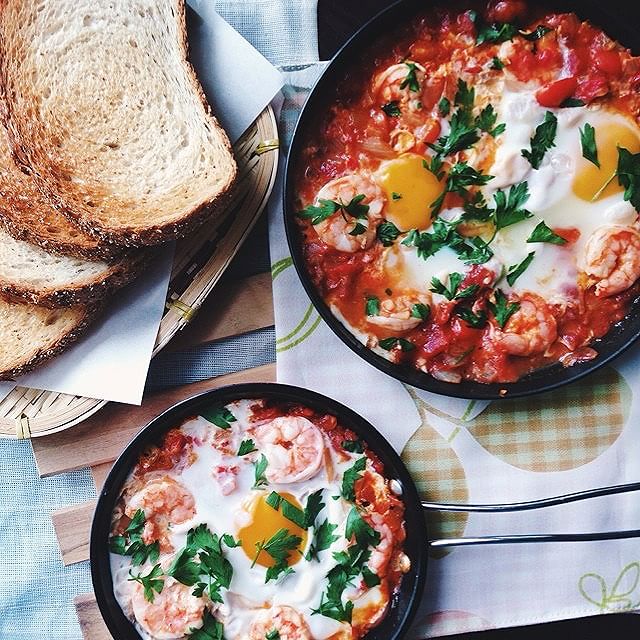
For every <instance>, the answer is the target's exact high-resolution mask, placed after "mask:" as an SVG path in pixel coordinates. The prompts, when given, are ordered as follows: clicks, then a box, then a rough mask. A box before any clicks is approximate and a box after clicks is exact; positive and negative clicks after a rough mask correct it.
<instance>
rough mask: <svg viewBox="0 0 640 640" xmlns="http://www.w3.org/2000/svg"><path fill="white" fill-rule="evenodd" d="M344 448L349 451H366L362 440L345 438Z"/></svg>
mask: <svg viewBox="0 0 640 640" xmlns="http://www.w3.org/2000/svg"><path fill="white" fill-rule="evenodd" d="M342 448H343V449H344V450H345V451H348V452H349V453H364V445H363V444H362V440H343V441H342Z"/></svg>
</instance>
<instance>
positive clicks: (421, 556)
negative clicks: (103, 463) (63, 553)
mask: <svg viewBox="0 0 640 640" xmlns="http://www.w3.org/2000/svg"><path fill="white" fill-rule="evenodd" d="M259 398H265V399H269V400H276V401H285V402H296V403H300V404H302V405H306V406H308V407H311V408H312V409H316V410H318V411H322V412H324V413H329V414H332V415H335V416H336V417H337V418H338V420H339V421H340V423H341V424H342V425H343V426H344V427H346V428H348V429H351V430H353V431H354V432H355V433H357V434H358V436H359V437H361V438H362V440H364V441H365V442H367V443H368V444H369V446H370V447H371V450H372V451H374V452H375V453H376V455H377V456H378V457H379V458H380V460H381V461H382V463H383V464H384V467H385V475H386V477H388V478H390V479H395V480H397V481H398V482H399V483H400V485H401V486H402V499H403V501H404V504H405V507H406V514H405V519H406V529H407V540H406V543H405V547H404V551H405V553H406V554H407V555H408V556H409V558H410V560H411V569H410V571H409V572H408V573H407V574H406V575H405V576H404V577H403V579H402V583H401V586H400V590H399V592H398V594H397V596H396V598H395V599H394V602H393V605H392V606H391V608H390V610H389V613H388V615H387V616H386V617H385V619H384V620H383V622H382V623H381V624H380V625H379V626H378V627H376V628H375V629H373V630H372V631H371V632H370V633H368V634H367V636H366V638H367V640H398V639H399V638H401V637H403V636H404V634H405V631H406V630H407V628H408V626H409V624H410V623H411V619H412V617H413V614H414V613H415V611H416V607H417V606H418V604H419V603H420V597H421V595H422V591H423V588H424V584H425V580H426V570H427V545H426V540H427V530H426V525H425V519H424V514H423V511H422V507H421V506H420V498H419V496H418V491H417V490H416V487H415V485H414V483H413V481H412V480H411V477H410V476H409V473H408V471H407V469H406V467H405V466H404V464H403V463H402V461H401V460H400V457H399V456H398V454H397V453H396V452H395V451H394V450H393V448H392V447H391V445H389V443H388V442H387V441H386V440H385V439H384V438H383V437H382V436H381V435H380V433H379V432H378V431H377V430H376V429H375V428H374V427H373V426H372V425H371V424H370V423H369V422H367V421H366V420H365V419H364V418H362V417H360V416H359V415H358V414H356V413H355V412H353V411H352V410H351V409H348V408H347V407H345V406H344V405H341V404H339V403H338V402H336V401H334V400H331V399H329V398H326V397H324V396H322V395H320V394H318V393H315V392H313V391H308V390H306V389H301V388H298V387H290V386H286V385H280V384H263V383H255V384H241V385H236V386H231V387H225V388H221V389H215V390H213V391H208V392H206V393H203V394H201V395H198V396H195V397H194V398H191V399H189V400H185V401H184V402H181V403H179V404H177V405H175V406H174V407H172V408H171V409H168V410H167V411H165V412H164V413H163V414H161V415H160V416H158V417H157V418H156V419H155V420H153V421H152V422H151V423H150V424H149V425H148V426H146V427H145V428H144V429H143V430H142V431H141V432H140V433H139V434H138V435H137V436H136V437H135V438H134V440H133V441H132V442H131V443H130V444H129V446H128V447H127V448H126V449H125V450H124V452H123V453H122V455H121V456H120V457H119V458H118V460H117V461H116V463H115V464H114V466H113V469H112V470H111V473H110V474H109V476H108V477H107V479H106V481H105V484H104V488H103V489H102V492H101V493H100V496H99V498H98V504H97V507H96V512H95V516H94V520H93V525H92V528H91V543H90V554H91V577H92V580H93V587H94V591H95V595H96V600H97V602H98V606H99V607H100V611H101V613H102V616H103V618H104V620H105V622H106V624H107V627H108V628H109V631H110V632H111V634H112V635H113V637H114V638H116V639H117V640H140V636H139V634H138V632H137V631H136V630H135V627H134V626H133V625H132V624H131V622H130V621H129V620H128V619H127V618H126V616H125V615H124V614H123V613H122V610H121V609H120V605H119V604H118V602H117V601H116V599H115V596H114V594H113V585H112V577H111V568H110V564H109V544H108V540H109V535H110V528H111V517H112V513H113V510H114V507H115V505H116V502H117V500H118V498H119V496H120V492H121V489H122V486H123V484H124V482H125V481H126V479H127V477H128V475H129V473H130V472H131V470H132V469H133V467H134V466H135V464H136V463H137V461H138V458H139V457H140V454H141V453H142V452H143V451H144V450H145V449H146V448H147V447H148V446H149V445H151V444H154V443H157V442H158V441H159V440H160V439H161V437H162V435H163V434H164V433H165V432H166V431H167V430H168V429H171V428H172V427H175V426H178V425H179V424H180V423H181V421H182V420H183V419H184V418H187V417H188V416H192V415H195V414H197V413H198V411H199V410H201V409H204V408H205V407H208V406H210V405H212V404H226V403H228V402H232V401H234V400H240V399H259Z"/></svg>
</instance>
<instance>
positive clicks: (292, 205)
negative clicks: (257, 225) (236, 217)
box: [284, 0, 640, 400]
mask: <svg viewBox="0 0 640 640" xmlns="http://www.w3.org/2000/svg"><path fill="white" fill-rule="evenodd" d="M437 4H438V2H427V1H425V0H400V1H399V2H396V3H394V4H392V5H391V6H389V8H387V9H385V10H384V11H382V12H381V13H380V14H378V15H377V16H376V17H374V18H373V19H372V20H370V21H369V22H368V23H366V24H365V25H364V26H363V27H362V28H361V29H360V30H359V31H358V32H357V33H356V34H355V35H354V36H353V37H352V38H351V39H350V40H349V41H348V42H347V43H346V44H345V45H344V47H342V49H340V51H338V53H337V54H336V55H335V57H334V58H333V60H332V61H331V63H330V64H329V65H328V67H327V68H326V70H325V71H324V73H323V74H322V76H321V77H320V79H319V80H318V82H317V83H316V85H315V87H314V88H313V90H312V91H311V94H310V95H309V97H308V99H307V101H306V103H305V106H304V108H303V109H302V112H301V114H300V117H299V120H298V124H297V126H296V129H295V133H294V136H293V140H292V143H291V148H290V151H289V158H288V161H287V167H286V174H285V181H284V216H285V228H286V232H287V240H288V243H289V249H290V251H291V255H292V257H293V262H294V264H295V267H296V270H297V272H298V275H299V277H300V280H301V281H302V284H303V286H304V288H305V290H306V292H307V294H308V296H309V297H310V298H311V301H312V302H313V304H314V306H315V308H316V309H317V311H318V313H319V314H320V315H321V316H322V318H323V319H324V321H325V322H326V323H327V324H328V325H329V327H331V329H332V330H333V332H334V333H335V334H336V335H337V336H338V337H339V338H340V339H341V340H342V341H343V342H344V343H345V344H346V345H347V346H348V347H349V348H350V349H352V350H353V351H354V352H355V353H356V354H357V355H359V356H360V357H361V358H362V359H363V360H365V361H366V362H368V363H369V364H371V365H373V366H374V367H376V368H377V369H379V370H380V371H383V372H384V373H386V374H387V375H389V376H391V377H393V378H396V379H397V380H400V381H401V382H405V383H407V384H410V385H413V386H414V387H418V388H419V389H424V390H426V391H432V392H434V393H439V394H441V395H445V396H453V397H458V398H469V399H475V400H495V399H501V398H505V397H506V398H517V397H522V396H529V395H533V394H537V393H542V392H545V391H551V390H552V389H556V388H557V387H561V386H563V385H565V384H568V383H570V382H575V381H577V380H579V379H581V378H583V377H584V376H586V375H588V374H590V373H592V372H594V371H596V370H597V369H599V368H600V367H602V366H603V365H605V364H606V363H608V362H610V361H611V360H613V359H614V358H616V357H617V356H619V355H620V354H621V353H622V352H623V351H625V350H626V349H628V348H629V347H630V346H631V345H632V344H633V343H634V342H635V341H636V340H637V338H638V336H640V298H638V299H636V300H634V302H633V304H632V307H631V311H630V312H629V314H628V316H627V317H626V318H625V319H624V320H622V321H621V322H619V323H618V324H616V325H615V326H613V327H612V328H611V330H610V331H609V333H608V334H607V335H606V336H604V337H603V338H601V339H599V340H596V341H594V343H593V345H592V346H593V347H594V348H595V349H596V351H597V352H598V356H597V357H596V358H595V359H593V360H591V361H589V362H585V363H581V364H576V365H574V366H573V367H569V368H565V367H563V366H562V365H560V364H557V365H554V366H550V367H546V368H544V369H540V370H538V371H535V372H533V373H531V374H529V375H527V376H526V377H524V378H522V379H521V380H519V381H518V382H513V383H508V384H480V383H476V382H470V381H463V382H461V383H460V384H452V383H448V382H442V381H440V380H436V379H435V378H433V377H432V376H430V375H429V374H427V373H423V372H421V371H418V370H417V369H413V368H411V367H408V366H401V365H396V364H393V363H391V362H389V361H388V360H386V359H385V358H383V357H382V356H380V355H378V354H376V353H374V352H373V351H371V349H368V348H367V347H365V346H364V345H363V344H362V343H361V342H360V341H359V340H358V339H357V338H356V337H355V336H354V335H353V334H352V333H351V332H350V331H349V329H347V328H346V327H345V326H344V325H343V324H342V323H341V322H340V320H338V319H337V318H336V317H335V316H334V315H333V313H332V312H331V310H330V308H329V307H328V306H327V304H326V303H325V301H324V300H323V299H322V297H321V296H320V294H319V293H318V291H317V289H316V287H315V285H314V284H313V282H312V281H311V278H310V277H309V274H308V272H307V268H306V265H305V261H304V257H303V254H302V243H301V241H300V233H299V228H298V226H297V223H296V220H295V214H296V212H297V211H298V208H297V206H296V189H295V177H296V168H297V164H298V163H299V162H300V157H301V153H302V151H303V149H304V147H305V145H306V144H307V139H308V135H309V134H312V133H315V132H316V131H317V127H318V126H320V123H321V122H322V121H323V119H324V117H325V115H326V113H327V109H328V108H329V106H330V105H331V103H332V101H333V99H334V97H335V87H336V86H337V85H338V84H339V83H340V82H341V81H342V80H343V78H344V76H345V74H347V73H349V72H353V73H355V74H356V75H357V73H358V69H362V68H363V66H365V67H366V60H367V59H368V56H367V50H368V49H369V48H370V47H371V46H372V45H374V44H375V43H376V42H377V41H378V40H379V39H380V38H382V37H388V36H389V33H390V32H392V31H393V30H394V29H395V28H396V27H400V28H401V27H402V26H403V25H407V24H409V22H410V21H411V19H412V18H413V16H415V15H416V14H419V13H421V12H424V11H425V10H426V8H427V7H429V6H433V5H437ZM440 4H443V3H440ZM532 5H534V6H536V7H537V6H538V5H542V6H544V7H548V8H549V9H550V10H552V11H560V12H563V11H567V12H574V13H576V14H577V15H578V16H579V17H580V18H582V19H585V20H589V21H591V22H592V23H593V24H595V25H597V26H599V27H601V28H603V29H604V30H605V32H606V33H607V34H608V35H610V36H611V37H612V38H614V39H616V40H618V41H619V42H620V43H621V44H623V45H624V46H626V47H629V48H630V49H631V50H632V51H634V53H636V54H638V53H640V31H639V30H638V25H636V24H634V23H633V22H632V21H631V22H630V21H629V20H626V19H625V12H624V11H623V10H622V9H621V7H620V3H618V5H615V4H608V3H606V2H602V1H601V0H581V1H578V0H575V1H573V2H571V1H569V0H558V1H554V2H542V3H537V2H536V3H532ZM445 6H446V5H445Z"/></svg>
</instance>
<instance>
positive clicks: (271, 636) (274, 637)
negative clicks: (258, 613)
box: [264, 629, 280, 640]
mask: <svg viewBox="0 0 640 640" xmlns="http://www.w3.org/2000/svg"><path fill="white" fill-rule="evenodd" d="M264 638H265V640H280V632H279V631H278V630H277V629H272V630H271V631H269V632H267V634H266V635H265V637H264Z"/></svg>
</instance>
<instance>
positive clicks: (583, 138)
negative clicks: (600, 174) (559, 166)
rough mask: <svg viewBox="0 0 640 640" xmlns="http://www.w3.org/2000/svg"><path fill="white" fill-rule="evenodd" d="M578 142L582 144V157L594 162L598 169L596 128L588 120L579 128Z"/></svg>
mask: <svg viewBox="0 0 640 640" xmlns="http://www.w3.org/2000/svg"><path fill="white" fill-rule="evenodd" d="M580 144H581V145H582V157H583V158H585V159H586V160H588V161H589V162H591V163H592V164H595V165H596V167H598V169H599V168H600V161H599V160H598V147H597V145H596V130H595V129H594V128H593V127H592V126H591V125H590V124H589V123H588V122H587V123H586V124H585V125H584V129H580Z"/></svg>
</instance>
